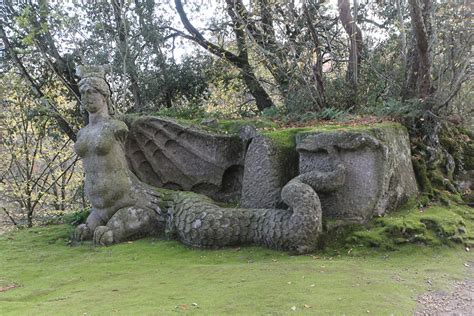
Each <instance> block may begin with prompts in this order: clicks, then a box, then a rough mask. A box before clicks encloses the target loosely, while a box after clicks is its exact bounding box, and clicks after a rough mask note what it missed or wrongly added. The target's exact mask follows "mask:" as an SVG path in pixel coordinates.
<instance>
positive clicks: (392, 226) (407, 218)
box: [347, 206, 474, 249]
mask: <svg viewBox="0 0 474 316" xmlns="http://www.w3.org/2000/svg"><path fill="white" fill-rule="evenodd" d="M471 215H472V210H471V209H470V208H468V207H465V206H453V207H449V208H446V207H442V206H431V207H429V208H426V209H423V210H419V209H418V208H414V207H413V206H410V207H409V208H406V209H404V210H403V211H401V212H399V213H395V214H389V215H387V216H385V217H381V218H378V219H376V220H374V221H373V222H372V223H371V225H370V228H369V229H366V230H363V231H356V232H354V233H353V234H351V235H350V236H349V237H348V238H347V241H348V242H349V243H356V244H363V245H368V246H375V247H379V248H382V249H395V248H396V247H397V244H404V243H419V242H421V243H424V244H430V245H439V244H449V243H451V242H456V243H463V244H469V243H470V241H471V240H472V238H474V221H473V218H471Z"/></svg>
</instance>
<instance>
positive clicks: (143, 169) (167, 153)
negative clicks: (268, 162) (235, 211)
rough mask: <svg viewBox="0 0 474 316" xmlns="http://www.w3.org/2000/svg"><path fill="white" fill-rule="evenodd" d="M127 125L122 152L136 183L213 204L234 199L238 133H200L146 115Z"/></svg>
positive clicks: (240, 145) (240, 148)
mask: <svg viewBox="0 0 474 316" xmlns="http://www.w3.org/2000/svg"><path fill="white" fill-rule="evenodd" d="M129 126H130V134H129V137H128V138H127V142H126V146H125V151H126V153H127V158H128V161H129V165H130V168H131V170H132V171H133V172H134V173H135V174H136V175H137V176H138V178H139V179H140V180H141V181H144V182H146V183H148V184H150V185H153V186H156V187H160V188H167V189H173V190H185V191H194V192H197V193H202V194H206V195H208V196H210V197H212V198H213V199H215V200H218V201H235V200H238V199H239V197H240V192H241V186H242V176H243V164H244V151H245V144H244V142H242V140H241V139H240V138H239V136H238V135H220V134H215V133H208V132H203V131H201V130H198V129H196V128H193V127H191V126H185V125H184V124H178V123H176V122H174V121H173V120H170V119H164V118H159V117H151V116H145V117H139V118H135V119H133V120H129Z"/></svg>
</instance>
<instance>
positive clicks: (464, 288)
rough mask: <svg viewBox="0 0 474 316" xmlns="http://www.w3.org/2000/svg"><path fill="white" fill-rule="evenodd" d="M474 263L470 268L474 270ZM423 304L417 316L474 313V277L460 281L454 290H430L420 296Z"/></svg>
mask: <svg viewBox="0 0 474 316" xmlns="http://www.w3.org/2000/svg"><path fill="white" fill-rule="evenodd" d="M472 264H473V263H470V266H471V268H470V269H469V270H470V272H471V275H472V272H474V268H473V265H472ZM417 302H418V303H419V304H420V305H421V306H420V308H419V309H418V310H417V311H416V312H415V315H416V316H428V315H474V279H468V280H464V281H459V282H456V283H455V284H454V288H453V290H452V292H450V293H448V292H445V291H439V290H438V291H430V292H427V293H425V294H423V295H421V296H420V297H418V299H417Z"/></svg>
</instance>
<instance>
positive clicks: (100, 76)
mask: <svg viewBox="0 0 474 316" xmlns="http://www.w3.org/2000/svg"><path fill="white" fill-rule="evenodd" d="M106 70H107V69H106V67H104V66H78V67H77V72H76V73H77V75H78V76H79V77H80V78H81V80H80V81H79V84H78V85H79V92H81V94H82V93H83V91H85V90H86V89H87V88H89V87H92V88H94V89H96V90H97V91H99V92H100V93H101V94H102V95H103V96H104V97H105V99H106V100H107V109H108V111H109V114H110V115H113V114H114V113H115V109H114V107H113V105H112V100H111V99H110V94H111V92H110V86H109V84H108V83H107V81H106V79H105V75H106ZM81 111H84V109H83V106H82V103H81Z"/></svg>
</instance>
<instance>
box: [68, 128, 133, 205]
mask: <svg viewBox="0 0 474 316" xmlns="http://www.w3.org/2000/svg"><path fill="white" fill-rule="evenodd" d="M127 132H128V129H127V126H126V125H125V123H123V122H121V121H118V120H113V119H108V120H104V121H103V122H98V123H96V124H94V125H88V126H86V127H85V128H83V129H81V130H80V131H79V134H78V138H77V142H76V144H75V146H74V149H75V151H76V153H77V154H78V155H79V156H80V157H81V158H82V159H83V166H84V171H85V174H86V180H85V192H86V195H87V197H88V198H89V199H90V201H91V203H92V205H93V206H94V207H95V208H106V207H109V206H112V205H114V203H116V201H118V200H120V199H123V198H124V196H125V194H126V193H127V192H129V191H130V186H131V181H130V179H129V176H128V168H127V162H126V159H125V155H124V152H123V140H124V139H125V137H126V135H127Z"/></svg>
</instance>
